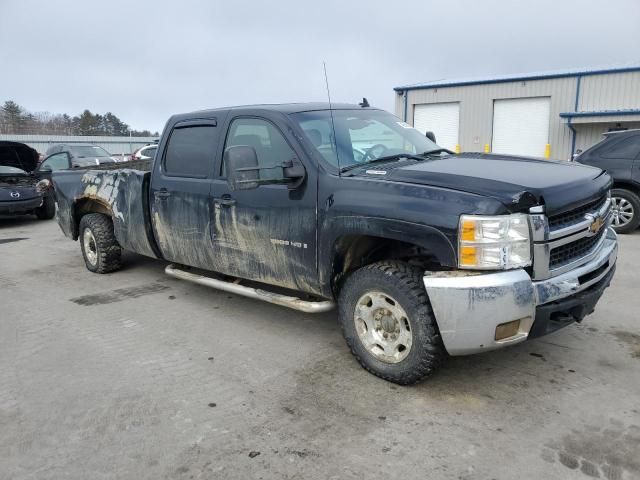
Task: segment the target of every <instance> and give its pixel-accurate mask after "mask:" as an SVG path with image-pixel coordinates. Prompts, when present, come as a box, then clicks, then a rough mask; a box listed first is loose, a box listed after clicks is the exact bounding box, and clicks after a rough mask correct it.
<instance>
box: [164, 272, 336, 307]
mask: <svg viewBox="0 0 640 480" xmlns="http://www.w3.org/2000/svg"><path fill="white" fill-rule="evenodd" d="M164 273H166V274H167V275H170V276H172V277H175V278H179V279H180V280H187V281H188V282H193V283H197V284H198V285H204V286H205V287H211V288H216V289H218V290H223V291H225V292H230V293H235V294H237V295H242V296H243V297H248V298H255V299H256V300H262V301H263V302H269V303H274V304H276V305H281V306H283V307H289V308H293V309H294V310H299V311H301V312H306V313H321V312H327V311H329V310H331V309H332V308H333V307H334V306H335V303H334V302H332V301H330V300H323V301H318V302H310V301H307V300H302V299H300V298H298V297H290V296H288V295H282V294H279V293H272V292H267V291H266V290H261V289H259V288H252V287H245V286H244V285H240V283H238V282H239V280H235V281H224V280H218V279H215V278H211V277H206V276H204V275H198V274H196V273H191V272H187V271H185V270H180V269H179V268H178V267H177V266H176V265H173V264H172V265H167V266H166V268H165V269H164Z"/></svg>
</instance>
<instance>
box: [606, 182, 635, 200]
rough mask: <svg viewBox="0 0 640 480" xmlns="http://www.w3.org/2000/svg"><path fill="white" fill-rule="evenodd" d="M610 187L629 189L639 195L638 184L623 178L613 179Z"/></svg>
mask: <svg viewBox="0 0 640 480" xmlns="http://www.w3.org/2000/svg"><path fill="white" fill-rule="evenodd" d="M611 188H612V189H613V188H618V189H621V190H629V191H630V192H632V193H635V194H636V195H638V196H640V186H638V185H637V184H634V183H633V182H631V181H625V180H614V181H613V185H612V186H611Z"/></svg>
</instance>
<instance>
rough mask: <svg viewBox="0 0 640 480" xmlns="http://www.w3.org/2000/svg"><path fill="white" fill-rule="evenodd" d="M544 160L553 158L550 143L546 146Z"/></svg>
mask: <svg viewBox="0 0 640 480" xmlns="http://www.w3.org/2000/svg"><path fill="white" fill-rule="evenodd" d="M544 158H546V159H547V160H549V159H550V158H551V144H549V143H547V144H546V145H545V146H544Z"/></svg>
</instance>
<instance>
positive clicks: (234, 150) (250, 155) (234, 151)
mask: <svg viewBox="0 0 640 480" xmlns="http://www.w3.org/2000/svg"><path fill="white" fill-rule="evenodd" d="M223 163H224V165H225V169H226V174H227V181H228V182H229V185H230V186H231V189H232V190H251V189H253V188H257V187H258V186H260V185H273V184H282V183H286V184H287V185H288V187H289V189H290V190H293V189H295V188H298V187H299V186H300V185H301V184H302V182H303V181H304V179H305V176H306V172H305V169H304V166H303V165H302V163H300V160H298V159H297V158H293V159H291V160H287V161H284V162H282V163H281V164H279V165H273V166H268V167H261V166H260V165H259V163H258V155H257V154H256V150H255V148H253V147H250V146H248V145H235V146H233V147H229V148H227V149H226V150H225V152H224V157H223ZM260 170H281V171H282V175H280V176H279V178H274V179H261V178H260Z"/></svg>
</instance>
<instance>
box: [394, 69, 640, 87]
mask: <svg viewBox="0 0 640 480" xmlns="http://www.w3.org/2000/svg"><path fill="white" fill-rule="evenodd" d="M628 72H640V66H633V67H620V68H606V69H600V70H582V71H579V70H575V71H570V72H552V73H535V74H529V75H527V74H523V75H513V76H508V75H505V76H504V77H500V78H487V79H474V80H459V81H456V80H452V81H451V82H446V81H442V82H438V81H436V82H427V83H423V84H416V85H405V86H402V87H394V90H395V91H396V92H403V91H409V90H424V89H432V88H444V87H464V86H468V85H487V84H492V83H510V82H520V81H524V80H549V79H553V78H568V77H580V76H586V75H605V74H607V73H628Z"/></svg>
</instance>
